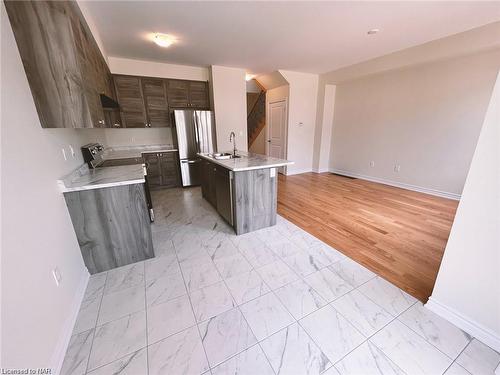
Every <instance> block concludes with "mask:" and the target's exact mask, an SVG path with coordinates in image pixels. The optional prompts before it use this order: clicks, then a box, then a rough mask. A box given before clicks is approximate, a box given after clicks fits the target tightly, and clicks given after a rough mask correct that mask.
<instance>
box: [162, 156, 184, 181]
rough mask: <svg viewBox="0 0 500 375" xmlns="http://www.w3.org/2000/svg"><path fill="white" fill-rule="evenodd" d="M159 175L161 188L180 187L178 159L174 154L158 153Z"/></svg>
mask: <svg viewBox="0 0 500 375" xmlns="http://www.w3.org/2000/svg"><path fill="white" fill-rule="evenodd" d="M159 157H160V174H161V185H162V186H163V187H177V186H180V175H179V159H178V157H177V153H175V152H164V153H160V155H159Z"/></svg>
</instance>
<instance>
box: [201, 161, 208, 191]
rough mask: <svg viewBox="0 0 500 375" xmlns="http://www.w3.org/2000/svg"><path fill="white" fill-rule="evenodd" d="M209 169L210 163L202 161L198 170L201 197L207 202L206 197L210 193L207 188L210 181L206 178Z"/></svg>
mask: <svg viewBox="0 0 500 375" xmlns="http://www.w3.org/2000/svg"><path fill="white" fill-rule="evenodd" d="M209 168H210V162H209V161H207V160H202V162H201V168H200V182H201V195H202V197H203V198H205V199H206V200H208V195H209V191H210V188H209V186H208V184H209V181H210V180H209V178H208V170H209Z"/></svg>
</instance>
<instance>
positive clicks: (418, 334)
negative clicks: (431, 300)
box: [396, 303, 474, 363]
mask: <svg viewBox="0 0 500 375" xmlns="http://www.w3.org/2000/svg"><path fill="white" fill-rule="evenodd" d="M414 305H415V303H414V304H413V306H414ZM413 306H412V307H413ZM401 315H402V314H399V315H398V316H397V317H396V320H397V321H398V322H399V323H401V324H402V325H404V326H405V327H406V328H408V329H409V330H410V331H412V332H413V333H415V334H416V335H417V336H418V337H420V338H421V339H423V340H424V341H425V342H426V343H428V344H430V345H431V346H432V347H434V348H435V349H437V350H438V351H439V352H440V353H441V354H443V355H444V356H446V357H447V358H449V359H451V361H452V363H453V362H454V361H455V360H456V359H457V358H458V356H457V357H455V358H453V357H450V356H449V355H448V354H446V353H445V352H443V351H442V350H441V349H440V348H438V347H437V346H436V345H434V344H433V343H432V342H430V341H429V340H428V339H427V338H426V337H425V336H423V335H422V334H421V333H419V332H417V331H415V330H414V329H413V328H412V327H410V326H409V325H407V324H406V323H405V322H403V321H402V320H400V319H399V317H400V316H401ZM456 328H458V327H456ZM458 329H460V328H458ZM473 339H474V337H473V336H471V339H470V340H469V342H467V345H465V347H464V349H465V348H466V347H467V346H469V343H470V342H471V341H472V340H473ZM460 353H461V352H460ZM459 355H460V354H459Z"/></svg>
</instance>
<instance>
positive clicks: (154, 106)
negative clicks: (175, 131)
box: [141, 78, 170, 128]
mask: <svg viewBox="0 0 500 375" xmlns="http://www.w3.org/2000/svg"><path fill="white" fill-rule="evenodd" d="M141 81H142V92H143V94H144V102H145V104H146V114H147V117H148V124H149V127H153V128H162V127H167V126H170V116H169V112H168V103H167V90H166V88H165V83H166V82H165V80H163V79H157V78H141Z"/></svg>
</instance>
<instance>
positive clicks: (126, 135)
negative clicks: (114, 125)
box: [104, 128, 173, 146]
mask: <svg viewBox="0 0 500 375" xmlns="http://www.w3.org/2000/svg"><path fill="white" fill-rule="evenodd" d="M104 134H105V137H106V139H105V141H104V144H105V145H106V146H142V145H173V139H172V130H171V128H150V129H149V128H148V129H104Z"/></svg>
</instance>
